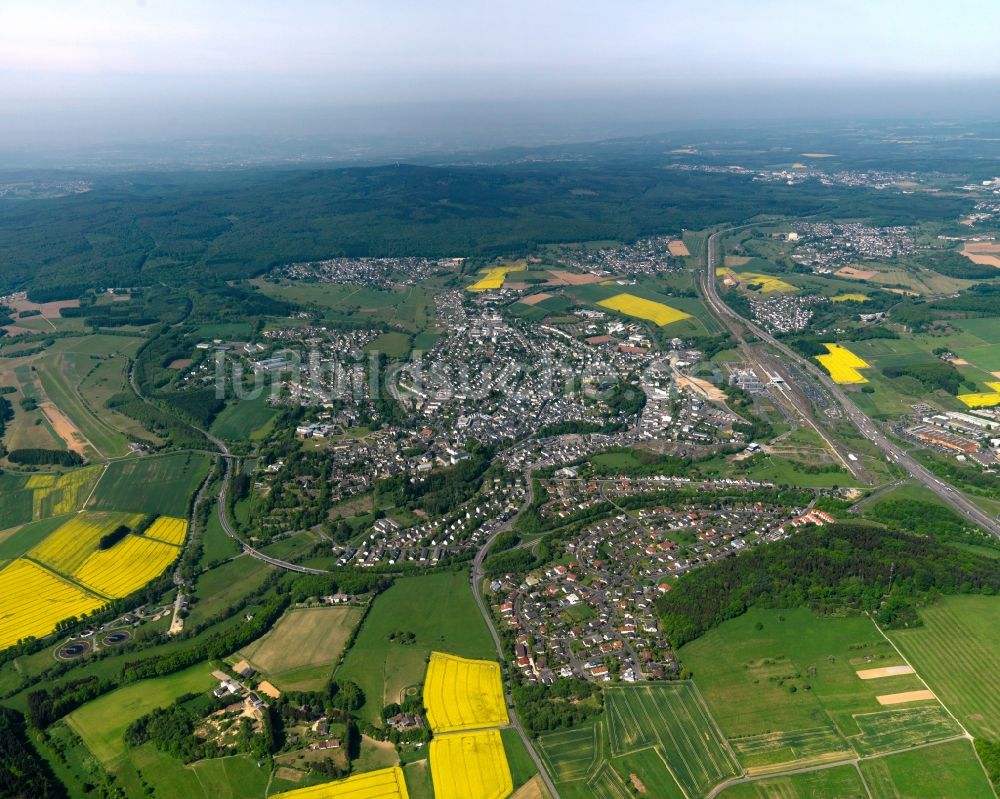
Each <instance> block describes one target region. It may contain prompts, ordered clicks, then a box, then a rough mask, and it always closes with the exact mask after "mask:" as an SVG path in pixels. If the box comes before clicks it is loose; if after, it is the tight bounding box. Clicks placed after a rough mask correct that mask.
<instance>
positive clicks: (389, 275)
mask: <svg viewBox="0 0 1000 799" xmlns="http://www.w3.org/2000/svg"><path fill="white" fill-rule="evenodd" d="M464 260H465V259H464V258H443V259H438V258H329V259H327V260H325V261H307V262H303V263H294V264H287V265H286V266H282V267H279V268H278V269H275V270H274V271H273V272H272V273H271V274H272V275H273V276H274V277H283V278H288V279H291V280H311V281H317V282H320V283H349V284H354V285H359V286H371V287H373V288H391V287H393V286H412V285H415V284H417V283H419V282H421V281H423V280H426V279H427V278H429V277H431V276H433V275H434V274H435V273H437V272H440V271H441V270H442V269H459V268H461V266H462V263H463V261H464Z"/></svg>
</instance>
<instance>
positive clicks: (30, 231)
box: [0, 159, 963, 323]
mask: <svg viewBox="0 0 1000 799" xmlns="http://www.w3.org/2000/svg"><path fill="white" fill-rule="evenodd" d="M660 166H661V163H660V162H659V160H658V159H657V162H656V163H642V162H639V163H635V162H634V163H631V164H609V163H599V164H594V163H551V164H532V165H529V164H519V165H506V166H491V167H457V166H452V167H425V166H413V165H398V166H385V167H367V168H351V169H325V170H300V171H278V170H271V169H255V170H243V171H230V172H218V173H166V174H133V175H129V176H128V177H127V178H125V177H114V176H103V177H98V178H95V179H94V189H93V190H92V191H90V192H86V193H84V194H79V195H75V196H72V197H64V198H58V199H51V200H45V201H37V202H31V203H16V204H14V203H4V204H0V275H2V278H0V292H2V290H3V289H8V288H18V287H23V286H25V285H27V284H28V283H30V284H31V287H32V296H33V297H34V298H36V299H58V298H64V297H77V296H80V295H81V294H82V293H83V292H84V291H85V290H86V289H88V288H95V287H104V286H117V287H125V286H135V285H155V284H157V283H159V282H160V281H162V282H164V283H166V284H168V285H173V286H177V285H179V284H181V283H192V282H197V283H198V284H199V285H201V286H204V285H206V284H210V283H211V282H212V281H213V279H220V280H225V279H232V278H239V277H247V276H250V275H257V274H261V273H262V272H265V271H267V270H268V269H270V268H271V267H273V266H275V265H278V264H281V263H288V262H291V261H299V260H312V259H319V258H329V257H333V256H338V255H342V256H366V255H425V256H429V257H434V256H455V255H463V256H470V255H472V256H474V255H485V256H491V255H498V254H505V253H510V252H512V251H517V252H523V251H525V250H528V249H532V248H534V247H535V246H536V245H538V244H544V243H548V242H561V241H588V240H594V239H617V240H625V241H630V240H634V239H635V238H637V237H640V236H643V235H650V234H658V233H670V232H676V231H678V230H680V229H681V228H687V229H697V228H704V227H707V226H709V225H712V224H716V223H720V222H731V221H734V220H740V219H745V218H749V217H752V216H756V215H758V214H767V213H780V214H788V215H797V216H807V215H810V214H815V213H820V212H823V211H825V210H832V209H836V211H837V213H838V215H840V216H859V217H868V218H871V219H872V220H873V221H874V222H876V223H877V224H907V223H915V222H916V221H917V220H918V219H920V218H927V217H934V218H942V217H945V218H946V217H950V216H956V215H957V214H958V213H959V212H960V211H961V208H962V204H963V201H962V200H961V198H950V197H945V196H933V195H929V194H912V195H887V194H886V193H884V192H874V191H868V190H865V189H849V188H840V187H831V186H822V185H821V184H819V183H816V184H802V185H799V186H786V185H784V184H781V183H761V182H754V181H753V180H751V179H750V178H749V177H747V176H741V175H731V174H712V173H703V172H689V171H683V170H671V169H662V168H660ZM143 315H144V316H145V315H147V314H143ZM102 321H106V323H115V322H116V321H117V320H115V319H114V318H111V317H108V318H107V320H104V319H102Z"/></svg>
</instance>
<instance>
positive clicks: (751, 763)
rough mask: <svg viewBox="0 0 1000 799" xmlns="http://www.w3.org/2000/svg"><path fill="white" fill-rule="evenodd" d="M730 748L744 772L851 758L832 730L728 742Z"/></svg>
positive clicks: (820, 729) (833, 728) (738, 739)
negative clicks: (737, 757)
mask: <svg viewBox="0 0 1000 799" xmlns="http://www.w3.org/2000/svg"><path fill="white" fill-rule="evenodd" d="M729 744H730V745H731V746H732V747H733V749H734V750H735V751H736V753H737V754H738V755H739V757H740V760H741V761H742V763H743V765H744V766H746V767H747V768H754V767H758V766H766V765H770V764H772V763H784V762H787V761H793V760H815V759H823V760H829V759H839V758H842V757H843V758H846V757H853V756H854V751H853V749H852V748H851V746H850V744H849V743H848V742H847V740H846V739H845V738H844V737H843V736H842V735H841V734H840V732H838V731H837V729H836V728H835V727H833V726H827V727H816V728H815V729H806V730H789V731H783V732H772V733H764V734H763V735H753V736H748V737H745V738H730V739H729Z"/></svg>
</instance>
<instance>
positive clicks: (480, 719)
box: [424, 652, 509, 733]
mask: <svg viewBox="0 0 1000 799" xmlns="http://www.w3.org/2000/svg"><path fill="white" fill-rule="evenodd" d="M424 707H426V708H427V721H428V723H429V724H430V726H431V729H432V730H434V732H435V733H440V732H452V731H455V730H472V729H479V728H482V727H502V726H504V725H506V724H507V723H508V722H509V718H508V716H507V704H506V702H504V698H503V685H502V684H501V682H500V664H499V663H496V662H495V661H492V660H469V659H467V658H460V657H457V656H455V655H446V654H444V653H443V652H431V661H430V664H429V665H428V666H427V676H426V678H425V680H424Z"/></svg>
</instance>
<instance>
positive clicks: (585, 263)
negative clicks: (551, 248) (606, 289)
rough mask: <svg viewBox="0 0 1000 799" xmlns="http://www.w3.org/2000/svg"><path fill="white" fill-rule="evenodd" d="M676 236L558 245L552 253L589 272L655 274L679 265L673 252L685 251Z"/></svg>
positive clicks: (677, 267)
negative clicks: (582, 245) (593, 246)
mask: <svg viewBox="0 0 1000 799" xmlns="http://www.w3.org/2000/svg"><path fill="white" fill-rule="evenodd" d="M672 242H676V240H674V239H671V238H670V237H669V236H655V237H652V238H646V239H639V240H638V241H636V242H635V243H634V244H623V245H619V246H617V247H601V248H598V249H586V248H580V247H575V248H569V247H565V248H561V249H560V250H558V251H557V252H556V253H555V257H556V258H557V259H558V260H559V262H560V263H563V264H565V265H566V266H570V267H574V268H576V269H579V270H581V271H583V272H588V273H590V274H593V275H599V276H605V275H612V274H614V275H655V274H659V273H662V272H670V271H676V270H678V269H681V268H683V262H682V261H680V260H679V259H677V258H676V256H678V255H681V254H683V253H686V252H687V250H686V248H685V249H684V250H679V249H678V247H677V246H676V243H675V244H674V246H673V247H671V243H672Z"/></svg>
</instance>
